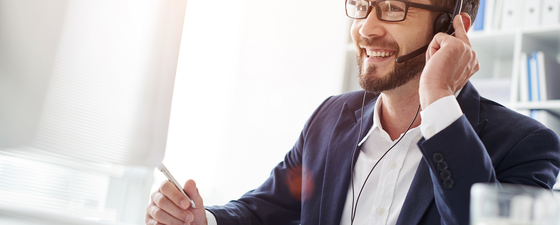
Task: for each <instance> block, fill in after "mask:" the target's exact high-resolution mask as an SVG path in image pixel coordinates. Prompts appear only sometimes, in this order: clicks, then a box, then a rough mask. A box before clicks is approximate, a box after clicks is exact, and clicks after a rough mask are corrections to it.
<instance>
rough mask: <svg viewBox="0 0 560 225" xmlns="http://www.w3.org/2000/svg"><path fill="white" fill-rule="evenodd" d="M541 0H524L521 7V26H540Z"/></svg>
mask: <svg viewBox="0 0 560 225" xmlns="http://www.w3.org/2000/svg"><path fill="white" fill-rule="evenodd" d="M541 5H542V0H525V3H524V7H523V27H538V26H540V24H541V22H540V17H541V14H542V13H541V9H542V6H541Z"/></svg>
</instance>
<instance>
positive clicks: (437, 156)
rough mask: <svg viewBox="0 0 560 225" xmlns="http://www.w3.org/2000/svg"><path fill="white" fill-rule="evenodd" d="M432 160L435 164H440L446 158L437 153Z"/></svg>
mask: <svg viewBox="0 0 560 225" xmlns="http://www.w3.org/2000/svg"><path fill="white" fill-rule="evenodd" d="M432 159H433V160H434V162H435V163H440V162H442V161H443V160H444V159H445V158H444V157H443V154H441V153H439V152H436V153H434V154H433V155H432Z"/></svg>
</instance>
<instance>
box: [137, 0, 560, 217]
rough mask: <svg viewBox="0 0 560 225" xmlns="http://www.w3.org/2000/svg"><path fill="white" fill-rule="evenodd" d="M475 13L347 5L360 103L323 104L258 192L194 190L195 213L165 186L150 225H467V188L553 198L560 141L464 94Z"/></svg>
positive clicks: (429, 2)
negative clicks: (219, 198)
mask: <svg viewBox="0 0 560 225" xmlns="http://www.w3.org/2000/svg"><path fill="white" fill-rule="evenodd" d="M477 8H478V0H464V2H463V1H461V0H457V1H456V0H411V1H405V0H394V1H393V0H379V1H367V0H346V13H347V15H348V16H349V17H351V18H353V19H354V23H353V25H352V28H351V34H352V39H353V40H354V43H355V46H356V50H357V59H358V66H359V76H358V78H359V80H360V84H361V86H362V87H363V88H364V90H365V91H357V92H351V93H346V94H342V95H339V96H332V97H330V98H328V99H327V100H325V101H324V102H323V103H322V104H321V105H320V106H319V107H318V108H317V110H316V111H315V112H314V113H313V114H312V115H311V117H310V118H309V120H308V121H307V123H306V124H305V126H304V129H303V131H302V133H301V135H300V138H299V139H298V140H297V142H296V144H295V145H294V147H293V149H291V150H290V151H289V152H288V153H287V154H286V157H285V158H284V160H283V161H282V162H281V163H279V164H278V165H277V166H276V167H275V168H274V169H273V170H272V173H271V175H270V177H269V178H268V179H267V180H266V181H265V182H264V183H263V184H262V185H261V186H260V187H258V188H257V189H255V190H252V191H249V192H247V193H246V194H245V195H243V196H242V197H241V198H240V199H238V200H235V201H232V202H230V203H227V204H226V205H224V206H212V207H206V208H204V207H201V206H203V201H202V197H201V196H200V195H199V194H198V191H197V189H196V185H195V183H194V181H192V180H189V181H187V182H186V184H185V186H184V190H185V191H186V193H187V194H188V195H189V196H191V198H192V199H193V200H194V202H195V204H196V206H197V208H192V207H190V205H189V203H188V201H187V200H186V199H185V198H184V197H183V196H182V194H181V193H180V192H179V191H178V190H177V189H176V188H175V187H174V186H173V184H172V183H170V182H165V183H163V184H162V185H161V187H160V189H159V190H158V191H156V192H154V193H153V194H152V202H151V203H150V205H149V206H148V208H147V213H146V224H216V223H217V224H219V225H224V224H333V225H335V224H337V225H338V224H345V225H346V224H402V225H409V224H430V225H431V224H465V225H466V224H469V200H470V197H469V196H470V187H471V186H472V184H474V183H477V182H491V183H495V184H496V185H500V184H501V183H515V184H524V185H533V186H538V187H542V188H546V189H551V188H552V186H553V185H554V183H555V182H556V176H557V174H558V172H559V168H560V141H559V139H558V136H557V135H556V134H555V133H554V132H553V131H551V130H550V129H547V128H546V127H545V126H543V125H542V124H540V123H538V122H537V121H534V120H532V119H530V118H528V117H525V116H522V115H520V114H517V113H515V112H513V111H511V110H509V109H507V108H505V107H503V106H501V105H499V104H497V103H495V102H492V101H490V100H488V99H485V98H483V97H481V96H480V95H479V94H478V92H477V91H476V89H475V88H474V87H473V86H472V84H470V83H469V82H468V80H469V78H470V77H471V76H472V75H473V74H474V73H475V72H476V71H477V70H478V68H479V64H478V60H477V59H476V54H475V52H474V51H473V49H472V48H471V46H470V43H469V39H468V37H467V35H466V32H467V31H468V30H469V28H470V26H471V24H472V21H473V19H474V17H475V16H476V11H477ZM461 9H462V10H461ZM459 12H461V13H459ZM454 15H456V16H454ZM452 18H453V20H452V22H449V21H450V20H451V19H452ZM450 28H453V29H454V30H455V33H453V31H452V29H450ZM450 34H453V35H450ZM426 49H427V50H426Z"/></svg>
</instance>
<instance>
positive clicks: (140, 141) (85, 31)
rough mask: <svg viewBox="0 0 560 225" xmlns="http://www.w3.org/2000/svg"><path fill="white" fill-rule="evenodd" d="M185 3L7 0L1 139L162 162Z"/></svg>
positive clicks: (1, 33)
mask: <svg viewBox="0 0 560 225" xmlns="http://www.w3.org/2000/svg"><path fill="white" fill-rule="evenodd" d="M185 7H186V0H173V1H171V0H169V1H156V0H152V1H135V0H49V1H38V2H37V1H21V0H2V1H0V108H1V109H2V110H0V149H1V150H3V151H6V150H11V149H19V150H21V149H33V150H39V151H46V152H49V153H53V154H59V155H63V156H66V157H70V158H76V159H79V160H85V161H92V162H102V163H116V164H124V165H144V166H155V165H158V164H159V163H160V162H161V160H162V158H163V155H164V151H165V144H166V141H167V129H168V122H169V113H170V108H171V97H172V93H173V83H174V78H175V72H176V68H177V59H178V55H179V47H180V40H181V34H182V27H183V20H184V13H185Z"/></svg>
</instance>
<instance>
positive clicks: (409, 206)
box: [397, 160, 434, 225]
mask: <svg viewBox="0 0 560 225" xmlns="http://www.w3.org/2000/svg"><path fill="white" fill-rule="evenodd" d="M433 200H434V188H433V184H432V179H431V178H430V168H429V167H428V165H427V164H426V162H425V161H424V160H421V161H420V165H418V170H417V171H416V175H414V179H413V180H412V184H411V185H410V189H409V190H408V193H407V195H406V199H405V201H404V204H403V207H402V209H401V213H400V214H399V218H398V219H397V225H401V224H402V225H409V224H418V222H420V219H421V218H422V216H423V215H424V212H426V210H427V209H428V206H430V203H431V202H432V201H433Z"/></svg>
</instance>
